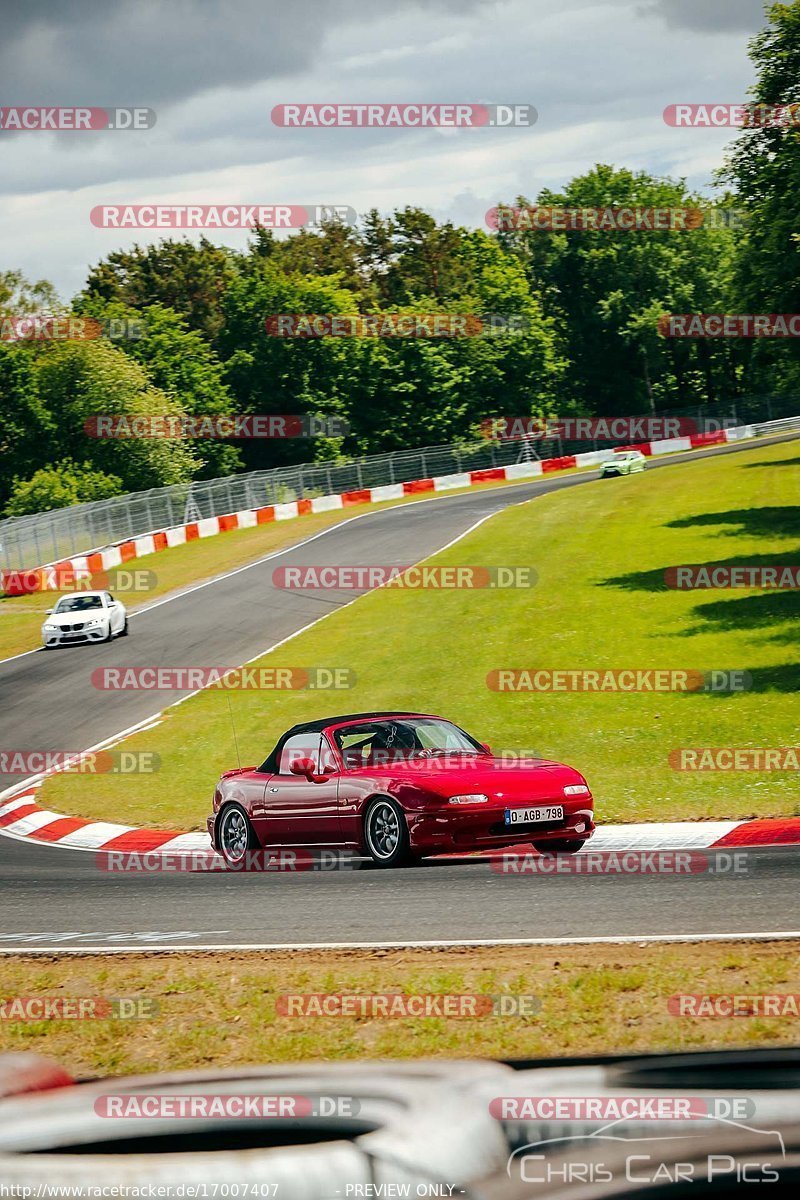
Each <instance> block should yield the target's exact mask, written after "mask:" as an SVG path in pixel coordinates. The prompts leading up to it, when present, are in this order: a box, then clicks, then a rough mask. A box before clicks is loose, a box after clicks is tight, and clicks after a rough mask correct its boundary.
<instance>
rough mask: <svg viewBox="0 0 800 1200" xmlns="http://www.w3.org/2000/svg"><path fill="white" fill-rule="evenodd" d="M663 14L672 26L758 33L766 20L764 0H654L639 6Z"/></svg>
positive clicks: (724, 31) (674, 27)
mask: <svg viewBox="0 0 800 1200" xmlns="http://www.w3.org/2000/svg"><path fill="white" fill-rule="evenodd" d="M639 11H640V12H641V13H642V14H643V15H646V16H651V15H657V16H660V17H663V19H664V20H665V21H666V23H667V25H669V26H671V27H672V28H673V29H696V30H699V31H702V32H704V33H730V32H734V31H736V32H738V31H739V30H744V31H746V32H751V33H755V32H757V30H759V29H760V28H761V27H762V26H763V25H765V24H766V19H765V17H764V0H651V3H649V4H646V5H644V6H643V7H642V8H641V9H640V10H639Z"/></svg>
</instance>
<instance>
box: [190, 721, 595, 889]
mask: <svg viewBox="0 0 800 1200" xmlns="http://www.w3.org/2000/svg"><path fill="white" fill-rule="evenodd" d="M208 830H209V833H210V835H211V842H212V844H213V846H214V848H215V849H216V850H217V851H219V853H221V854H222V856H223V857H224V858H225V859H226V860H227V862H228V863H229V864H231V865H236V864H237V863H241V862H242V860H243V859H244V858H245V856H246V855H247V854H248V852H249V851H251V850H259V849H262V848H266V847H270V848H271V847H273V846H275V847H287V846H293V847H301V846H302V847H306V848H307V847H332V846H334V847H338V848H345V849H348V850H351V851H354V852H355V853H360V854H368V855H369V856H370V857H371V858H372V860H373V861H374V862H375V864H377V865H378V866H381V867H398V866H403V865H407V864H410V863H412V862H414V861H415V860H416V859H420V858H424V857H426V856H429V855H433V854H446V853H454V852H459V851H467V850H483V849H489V848H495V847H499V846H510V845H516V844H519V843H526V842H531V843H532V844H533V845H534V846H535V847H536V849H537V850H542V851H554V852H557V853H559V852H560V853H566V854H573V853H575V851H577V850H580V848H581V846H583V844H584V842H585V841H586V840H587V838H589V837H591V835H592V833H593V832H594V821H593V802H592V794H591V792H590V790H589V787H588V785H587V783H586V780H585V779H584V778H583V776H582V775H581V774H580V773H579V772H578V771H576V770H575V769H574V768H573V767H567V766H564V765H563V764H561V763H556V762H548V761H547V760H546V759H527V760H525V761H524V762H520V761H515V762H512V763H511V765H509V764H508V763H507V762H506V761H505V760H504V759H499V758H495V757H493V755H492V751H491V750H490V749H489V747H488V746H486V745H484V744H483V743H481V742H477V741H475V739H474V738H472V737H470V735H469V734H468V733H465V732H464V730H463V729H459V728H458V726H456V725H453V724H452V723H451V722H450V721H446V720H444V719H443V718H442V717H430V716H425V715H423V714H421V713H408V712H372V713H356V714H351V715H349V716H342V717H329V718H327V719H326V720H318V721H308V722H306V723H305V724H301V725H294V726H293V727H292V728H291V729H289V730H288V731H287V732H286V733H285V734H284V735H283V737H281V738H280V740H279V741H278V744H277V745H276V747H275V749H274V750H273V751H272V753H271V754H270V755H269V757H268V758H267V759H266V760H265V761H264V762H263V763H262V764H261V766H260V767H240V768H238V769H237V770H233V771H226V772H225V773H224V774H223V775H222V776H221V778H220V780H219V783H218V784H217V787H216V790H215V792H214V812H213V815H212V816H210V817H209V818H208Z"/></svg>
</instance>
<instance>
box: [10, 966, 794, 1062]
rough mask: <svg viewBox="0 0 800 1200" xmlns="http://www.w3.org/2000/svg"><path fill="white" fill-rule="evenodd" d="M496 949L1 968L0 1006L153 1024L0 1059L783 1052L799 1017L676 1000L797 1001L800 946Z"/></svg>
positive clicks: (41, 1028) (53, 1034) (38, 1044)
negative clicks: (724, 1014) (297, 996)
mask: <svg viewBox="0 0 800 1200" xmlns="http://www.w3.org/2000/svg"><path fill="white" fill-rule="evenodd" d="M609 949H610V948H609V947H608V946H572V947H568V946H560V947H558V949H552V948H550V949H548V947H541V946H540V947H536V948H535V950H534V951H532V950H531V948H530V947H522V946H500V947H491V948H488V947H465V948H464V949H461V950H459V949H452V950H439V951H431V950H403V951H398V952H382V953H380V954H378V953H369V952H365V951H350V952H347V951H345V952H333V951H328V950H318V951H314V952H313V953H305V952H295V953H292V952H286V953H283V952H278V953H270V954H269V955H264V954H261V953H258V954H245V953H241V952H236V951H232V952H230V953H225V954H224V955H212V954H203V953H201V952H192V953H191V954H182V953H176V954H169V955H161V956H156V955H149V956H148V955H147V954H144V953H143V954H139V955H123V956H119V957H117V956H112V957H110V958H109V957H106V958H98V957H91V956H80V955H75V956H74V957H73V956H69V957H62V958H60V959H52V960H44V961H43V960H42V958H36V959H31V958H26V957H24V956H14V957H9V958H0V994H2V996H3V997H5V998H7V999H8V998H12V997H14V996H47V997H52V996H57V997H62V998H65V999H66V998H69V999H72V998H75V997H79V996H95V997H97V996H109V997H111V996H140V997H142V998H146V999H147V1000H149V1001H153V1000H155V1001H156V1002H157V1004H158V1006H159V1011H158V1014H157V1015H156V1016H155V1017H152V1018H150V1019H145V1020H128V1021H125V1022H124V1024H123V1025H122V1027H120V1023H119V1022H117V1021H113V1020H94V1021H41V1022H37V1023H35V1024H25V1023H16V1022H10V1021H2V1022H0V1052H10V1051H17V1052H19V1051H22V1050H28V1051H38V1052H39V1053H43V1054H46V1055H47V1056H48V1057H50V1058H53V1059H55V1060H57V1061H59V1062H61V1063H62V1064H63V1065H64V1066H65V1067H67V1068H68V1069H69V1070H71V1071H73V1072H74V1073H75V1074H76V1075H78V1076H81V1075H84V1076H85V1075H90V1076H92V1075H94V1076H97V1075H105V1074H117V1073H125V1072H133V1073H137V1074H138V1073H139V1072H143V1073H146V1072H150V1071H163V1070H166V1069H169V1070H180V1069H184V1068H191V1067H197V1068H205V1067H209V1066H216V1067H225V1068H229V1067H234V1066H239V1065H242V1066H244V1065H249V1064H252V1063H256V1062H286V1061H289V1062H299V1061H315V1062H319V1061H328V1060H336V1059H340V1060H341V1059H393V1058H394V1059H397V1058H405V1059H409V1058H420V1057H435V1056H445V1057H448V1058H467V1057H498V1058H500V1057H508V1058H526V1057H538V1056H557V1055H569V1054H574V1055H578V1054H608V1053H613V1052H615V1051H618V1052H628V1053H633V1052H636V1051H638V1052H640V1053H655V1052H657V1051H659V1050H665V1051H667V1050H679V1049H691V1048H699V1047H705V1048H708V1047H721V1046H746V1045H758V1046H763V1045H781V1044H783V1045H787V1044H793V1043H794V1042H795V1041H796V1037H797V1034H796V1021H793V1020H792V1019H791V1018H790V1017H771V1018H761V1017H751V1018H747V1019H745V1018H742V1017H733V1018H727V1019H703V1018H687V1017H677V1016H673V1015H671V1014H670V1012H669V1010H668V1007H667V1003H668V999H669V997H670V996H671V995H674V994H676V993H682V992H688V993H698V992H702V993H710V994H729V993H734V994H736V995H739V996H745V995H747V996H752V995H757V994H761V993H765V992H766V993H772V992H778V993H794V992H797V991H799V990H800V981H799V980H798V967H797V964H798V946H797V945H796V944H790V943H777V944H773V945H765V944H760V943H749V944H748V943H739V944H737V945H736V946H730V945H725V944H714V943H705V944H703V945H702V946H689V945H681V946H669V945H647V946H624V945H620V946H614V947H613V948H611V950H612V953H611V955H609ZM392 991H397V992H401V993H406V994H407V993H411V994H417V995H419V994H422V995H430V994H432V993H448V994H456V995H458V994H460V995H464V994H476V993H477V994H481V995H490V996H497V995H502V994H508V995H519V996H535V997H537V998H538V999H539V1000H540V1001H541V1008H540V1011H539V1012H538V1013H537V1015H535V1016H533V1017H522V1016H516V1015H515V1016H505V1017H501V1016H494V1015H491V1016H483V1017H481V1018H480V1019H478V1020H472V1019H469V1018H461V1019H458V1018H451V1019H446V1018H434V1017H428V1018H399V1019H377V1018H367V1017H364V1018H332V1017H322V1018H319V1017H285V1016H279V1015H277V1014H276V1003H275V1001H276V997H277V996H278V995H279V994H281V993H284V994H285V993H292V992H295V993H297V992H299V993H322V992H334V993H352V992H357V993H362V994H363V993H370V992H372V993H375V992H377V993H386V992H392Z"/></svg>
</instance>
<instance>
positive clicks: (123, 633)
mask: <svg viewBox="0 0 800 1200" xmlns="http://www.w3.org/2000/svg"><path fill="white" fill-rule="evenodd" d="M119 636H120V637H127V636H128V618H127V617H126V618H125V624H124V625H123V626H122V629H120V631H119Z"/></svg>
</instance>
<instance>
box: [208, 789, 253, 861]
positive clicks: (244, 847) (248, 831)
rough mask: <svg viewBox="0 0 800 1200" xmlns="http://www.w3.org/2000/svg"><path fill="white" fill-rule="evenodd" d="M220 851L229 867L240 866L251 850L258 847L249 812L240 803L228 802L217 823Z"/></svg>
mask: <svg viewBox="0 0 800 1200" xmlns="http://www.w3.org/2000/svg"><path fill="white" fill-rule="evenodd" d="M217 845H218V846H219V852H220V854H221V855H222V857H223V858H224V859H225V862H226V863H227V864H228V866H229V867H239V866H240V865H241V864H242V863H243V862H244V859H245V857H246V856H247V853H248V851H249V850H257V849H258V838H257V837H256V834H255V830H254V829H253V826H252V825H251V824H250V820H249V818H248V816H247V813H246V812H245V811H244V809H243V808H241V807H240V805H238V804H228V805H226V807H225V808H223V810H222V812H221V813H220V815H219V820H218V825H217Z"/></svg>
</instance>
